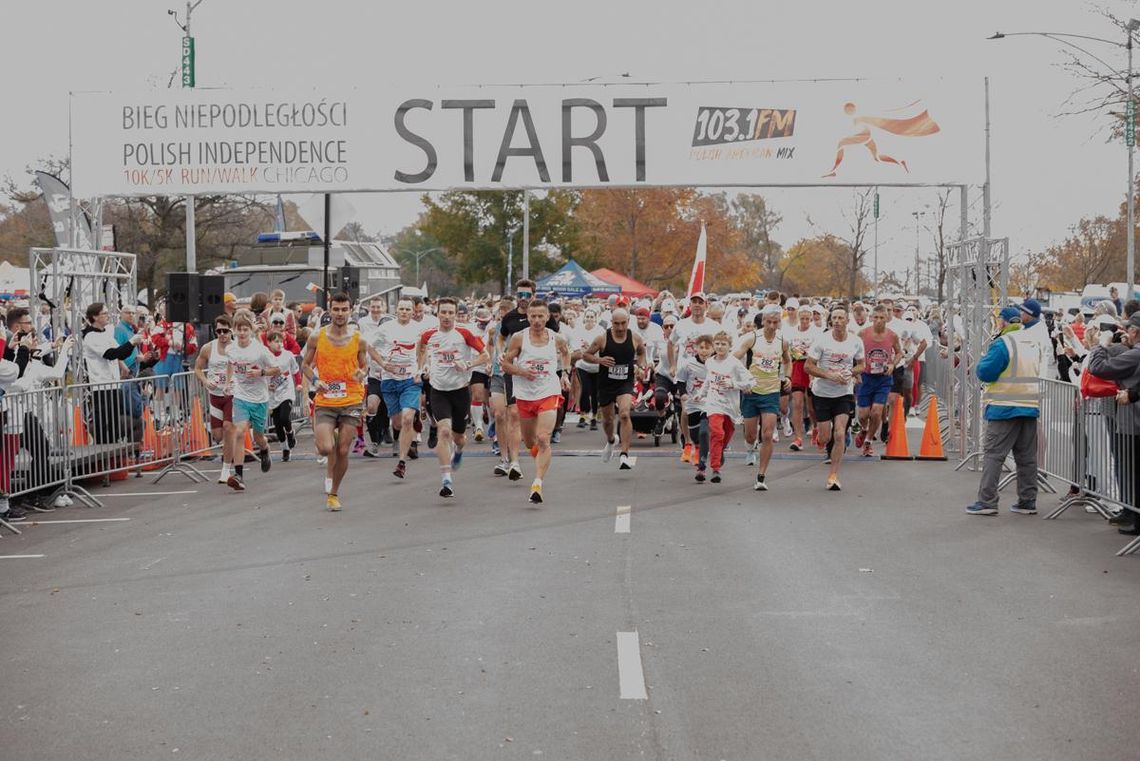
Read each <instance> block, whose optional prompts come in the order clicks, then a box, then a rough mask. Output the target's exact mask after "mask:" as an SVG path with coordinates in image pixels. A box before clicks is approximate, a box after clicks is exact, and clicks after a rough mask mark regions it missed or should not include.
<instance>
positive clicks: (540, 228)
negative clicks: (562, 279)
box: [417, 190, 578, 292]
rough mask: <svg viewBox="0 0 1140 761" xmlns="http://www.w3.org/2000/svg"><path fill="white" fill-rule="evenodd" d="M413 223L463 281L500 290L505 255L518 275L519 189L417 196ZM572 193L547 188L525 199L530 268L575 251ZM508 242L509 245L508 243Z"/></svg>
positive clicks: (540, 268)
mask: <svg viewBox="0 0 1140 761" xmlns="http://www.w3.org/2000/svg"><path fill="white" fill-rule="evenodd" d="M423 202H424V206H425V207H426V209H425V211H424V212H423V214H421V215H420V219H419V221H418V223H417V227H418V228H419V229H420V230H422V231H423V233H424V234H425V235H428V236H430V237H431V238H433V239H434V240H436V241H438V242H439V246H440V247H441V248H443V249H444V250H445V251H446V252H447V263H448V266H449V267H450V268H451V269H452V271H453V272H454V275H455V278H456V280H457V281H458V282H460V283H463V284H475V283H496V284H499V285H500V286H501V287H503V289H504V290H503V292H506V290H507V288H506V285H507V284H506V279H507V254H508V252H510V251H511V250H512V249H513V252H514V256H515V257H516V258H515V260H514V275H515V276H516V277H518V276H520V275H521V273H522V267H521V262H522V221H523V194H522V191H502V190H455V191H450V192H447V193H444V194H442V195H441V196H439V198H438V199H433V198H432V197H431V196H428V195H425V196H424V197H423ZM577 205H578V201H577V194H576V193H574V192H571V191H562V190H559V191H549V192H547V193H546V195H545V196H543V197H539V198H535V197H532V198H531V202H530V272H531V274H532V275H537V274H540V273H543V272H550V271H552V270H554V269H556V267H557V266H558V265H559V264H560V263H561V261H562V260H563V259H565V258H568V257H570V256H573V255H574V254H575V252H576V251H577V249H578V244H577V240H576V235H577V224H576V223H575V222H574V220H573V219H572V217H573V216H574V213H575V209H576V208H577ZM512 242H513V245H511V243H512Z"/></svg>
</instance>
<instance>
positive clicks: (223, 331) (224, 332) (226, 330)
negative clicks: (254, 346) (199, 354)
mask: <svg viewBox="0 0 1140 761" xmlns="http://www.w3.org/2000/svg"><path fill="white" fill-rule="evenodd" d="M214 333H216V334H217V335H219V336H228V335H230V334H231V333H233V331H232V330H230V329H229V328H215V329H214Z"/></svg>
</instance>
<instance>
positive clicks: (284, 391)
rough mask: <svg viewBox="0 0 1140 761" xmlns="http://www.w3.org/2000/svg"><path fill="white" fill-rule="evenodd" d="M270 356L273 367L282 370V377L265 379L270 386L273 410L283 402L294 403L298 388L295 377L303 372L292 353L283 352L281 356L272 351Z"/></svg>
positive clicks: (276, 376)
mask: <svg viewBox="0 0 1140 761" xmlns="http://www.w3.org/2000/svg"><path fill="white" fill-rule="evenodd" d="M269 356H270V357H272V358H273V366H274V367H279V368H281V374H280V375H273V376H270V377H268V378H266V379H265V380H266V382H267V383H268V385H269V406H270V408H273V407H276V406H277V405H279V404H281V403H282V402H291V401H293V399H294V397H295V396H296V393H295V391H296V388H297V384H295V383H294V382H293V376H294V374H296V373H298V372H300V371H301V370H300V368H299V367H298V366H297V357H296V356H295V355H294V354H293V352H291V351H284V350H282V352H281V353H280V354H274V353H273V352H272V351H270V352H269Z"/></svg>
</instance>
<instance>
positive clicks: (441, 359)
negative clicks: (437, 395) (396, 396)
mask: <svg viewBox="0 0 1140 761" xmlns="http://www.w3.org/2000/svg"><path fill="white" fill-rule="evenodd" d="M420 341H421V342H422V343H423V344H424V345H425V346H426V347H427V353H426V357H425V360H424V365H425V369H426V370H427V373H428V376H429V377H430V382H431V387H432V388H434V389H435V390H436V391H455V390H457V389H461V388H463V387H464V386H468V385H470V384H471V369H470V368H471V361H472V360H473V359H475V357H477V356H478V355H479V353H480V352H482V351H483V339H482V338H480V337H479V336H477V335H476V334H475V333H472V332H471V331H470V330H468V329H467V328H465V327H463V326H462V325H456V326H455V328H454V329H452V330H448V331H446V332H445V331H442V330H425V331H424V333H423V336H421V338H420ZM458 363H462V366H459V364H458Z"/></svg>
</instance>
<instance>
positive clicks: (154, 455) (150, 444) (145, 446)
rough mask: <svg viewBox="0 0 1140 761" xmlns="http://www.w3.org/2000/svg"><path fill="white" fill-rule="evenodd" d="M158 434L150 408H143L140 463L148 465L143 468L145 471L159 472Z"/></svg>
mask: <svg viewBox="0 0 1140 761" xmlns="http://www.w3.org/2000/svg"><path fill="white" fill-rule="evenodd" d="M157 459H158V432H157V431H156V430H155V429H154V418H153V417H152V416H151V414H150V407H143V440H142V449H141V450H140V451H139V461H141V462H144V463H148V464H146V465H143V466H142V469H143V470H157V469H158V467H159V466H158V465H156V464H155V462H154V461H155V460H157Z"/></svg>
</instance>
